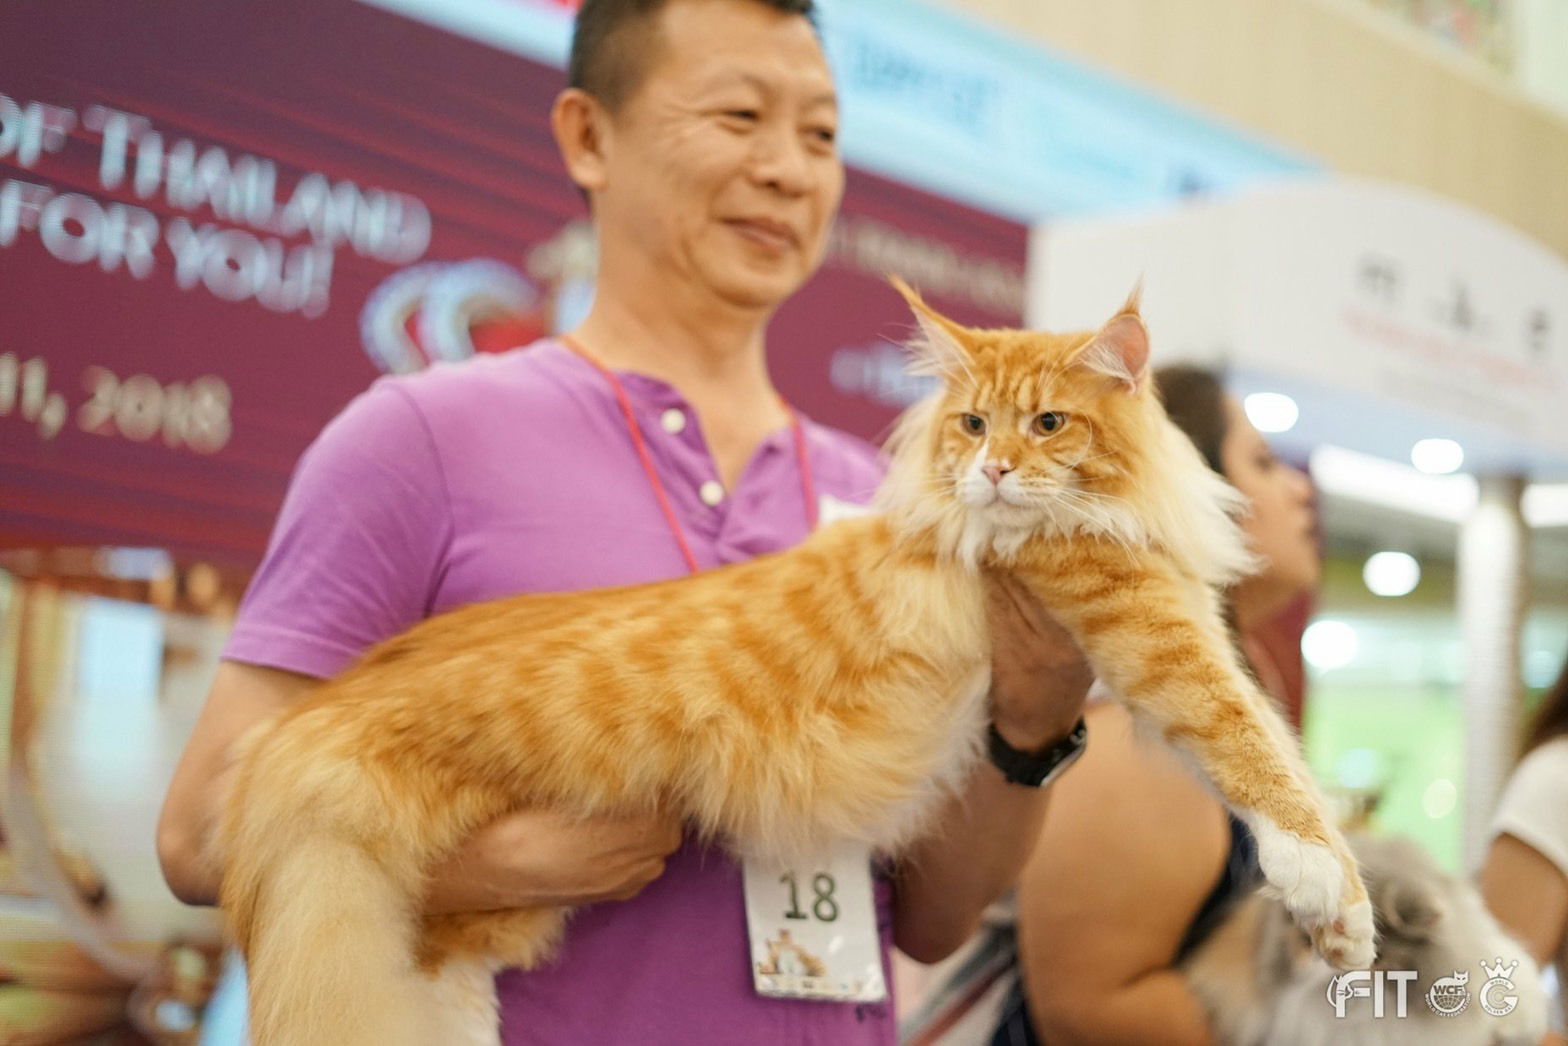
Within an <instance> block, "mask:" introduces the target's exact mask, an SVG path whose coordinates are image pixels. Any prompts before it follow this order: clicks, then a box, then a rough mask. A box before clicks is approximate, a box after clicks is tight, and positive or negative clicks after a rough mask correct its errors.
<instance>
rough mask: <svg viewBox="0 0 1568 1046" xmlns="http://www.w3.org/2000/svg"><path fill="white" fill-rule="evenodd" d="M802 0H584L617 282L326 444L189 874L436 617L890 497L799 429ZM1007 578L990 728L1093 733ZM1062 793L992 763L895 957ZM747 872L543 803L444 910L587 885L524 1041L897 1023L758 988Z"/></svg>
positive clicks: (191, 831)
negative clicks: (250, 762) (258, 792)
mask: <svg viewBox="0 0 1568 1046" xmlns="http://www.w3.org/2000/svg"><path fill="white" fill-rule="evenodd" d="M810 6H811V5H810V0H666V2H663V3H660V2H658V0H640V2H638V0H588V2H587V3H585V4H584V6H583V8H582V11H581V12H580V14H579V16H578V24H577V32H576V36H575V39H574V43H573V53H572V61H571V69H570V77H571V84H572V86H571V87H569V88H568V89H567V90H566V91H564V92H563V93H562V94H561V95H560V97H559V98H558V99H557V101H556V104H555V107H554V110H553V113H552V121H553V127H554V130H555V135H556V139H557V142H558V144H559V146H560V149H561V153H562V156H563V158H564V160H565V163H566V168H567V171H568V173H569V174H570V176H571V178H572V180H573V181H574V182H575V183H576V184H577V185H578V186H579V187H580V188H581V189H582V190H583V192H584V193H585V194H586V196H587V198H588V200H589V202H590V206H591V208H592V212H593V218H594V223H595V226H596V231H597V236H598V247H599V258H600V268H599V273H598V283H597V296H596V298H595V300H594V304H593V307H592V309H591V311H590V313H589V315H588V317H587V318H586V319H585V320H584V322H583V324H582V325H581V327H579V328H578V329H577V330H576V331H574V332H573V335H572V338H571V341H570V345H568V344H563V343H547V344H544V345H542V346H539V347H535V348H532V349H530V350H528V351H527V352H515V353H510V354H505V355H502V356H498V357H491V358H488V359H485V360H481V361H475V362H474V363H472V364H469V365H467V366H465V367H461V368H446V369H442V370H438V371H432V372H427V373H425V374H422V375H418V376H415V377H412V378H404V379H395V380H391V381H383V382H380V383H378V384H377V385H376V386H375V387H374V388H373V389H372V390H370V391H369V392H367V393H366V394H365V395H363V396H361V397H360V398H359V399H358V400H356V401H355V402H354V403H353V404H351V405H350V406H349V408H348V409H347V410H345V411H344V413H343V414H342V415H340V416H339V418H337V419H336V420H335V421H334V422H333V423H332V424H331V425H329V426H328V428H327V429H326V430H325V431H324V432H323V434H322V436H321V437H320V438H319V439H318V440H317V442H316V443H315V444H314V445H313V446H312V447H311V449H310V450H309V451H308V452H307V454H306V456H305V457H304V459H302V461H301V464H300V467H299V469H298V471H297V472H296V475H295V479H294V482H293V484H292V486H291V488H290V493H289V497H288V500H287V501H286V503H285V505H284V508H283V511H282V513H281V515H280V517H279V521H278V525H277V529H276V531H275V533H274V536H273V541H272V546H271V547H270V549H269V551H268V555H267V559H266V561H265V562H264V563H263V565H262V567H261V569H260V571H259V572H258V575H257V578H256V581H255V582H254V584H253V586H252V590H251V592H250V593H249V594H248V596H247V599H246V603H245V606H244V607H243V608H242V611H241V614H240V617H239V620H238V622H237V625H236V629H235V634H234V637H233V639H232V640H231V643H230V646H229V648H228V650H227V652H226V657H227V659H226V660H225V661H224V663H223V664H222V666H221V668H220V669H219V672H218V676H217V679H216V681H215V683H214V685H213V691H212V694H211V696H210V698H209V700H208V703H207V707H206V709H205V710H204V712H203V714H202V718H201V720H200V721H199V722H198V724H197V727H196V731H195V733H194V735H193V737H192V739H191V741H190V744H189V746H188V748H187V750H186V752H185V755H184V757H183V759H182V761H181V764H180V767H179V769H178V771H177V772H176V775H175V778H174V781H173V784H172V785H171V787H170V792H169V797H168V800H167V803H166V806H165V810H164V816H163V819H162V823H161V824H160V828H159V840H158V843H159V853H160V856H161V858H162V860H163V863H164V869H165V873H166V875H167V877H168V879H169V882H170V884H171V885H172V886H173V888H174V890H175V892H176V893H177V894H178V895H180V896H181V897H182V898H184V899H185V900H187V901H190V902H192V903H212V901H213V899H214V896H215V894H216V891H217V884H218V879H219V870H218V869H216V868H212V867H210V866H206V865H204V863H203V861H202V859H201V856H200V855H201V852H202V843H203V841H204V840H205V838H206V837H207V834H208V832H209V825H210V823H211V819H212V815H213V811H214V807H213V802H214V799H213V797H214V796H215V795H217V794H219V791H220V790H219V789H218V788H217V787H215V782H216V781H217V780H218V778H219V777H220V776H221V775H222V774H223V773H224V772H225V768H226V763H227V751H228V747H229V745H230V743H231V742H232V740H233V739H234V738H235V737H237V736H238V735H239V734H240V733H242V732H243V731H244V730H245V729H246V728H247V727H248V726H249V725H251V724H252V723H255V722H257V721H259V720H261V719H262V718H264V717H265V716H267V715H269V714H271V713H272V712H274V711H276V710H277V709H279V708H282V707H284V706H285V705H287V704H288V703H289V702H290V701H292V700H294V699H296V698H297V697H298V696H299V695H300V694H301V693H302V691H303V690H304V689H305V688H306V687H308V686H309V685H310V683H311V681H312V679H313V678H318V677H322V676H327V675H331V674H333V673H334V672H336V671H337V670H339V669H340V668H342V667H343V666H344V665H345V664H347V663H348V662H349V661H350V660H352V659H353V658H354V657H355V656H356V655H357V654H358V653H360V652H361V651H363V650H364V649H365V648H366V647H368V646H370V645H372V644H373V643H375V642H377V641H379V640H380V639H382V638H385V637H386V636H388V635H391V634H393V633H395V632H398V631H400V630H402V629H403V628H406V627H407V626H408V625H410V624H412V623H413V622H414V621H416V620H418V619H419V618H420V617H422V616H424V615H427V614H429V613H432V612H438V611H440V610H444V609H448V608H450V607H452V606H456V605H461V604H463V603H469V602H473V601H475V600H479V599H485V598H493V597H499V596H503V595H508V594H512V593H516V592H521V591H547V590H552V589H566V588H585V587H596V586H602V585H611V584H625V583H631V582H637V581H645V580H652V579H656V578H664V577H673V576H679V575H681V574H682V573H684V572H686V570H687V569H688V568H689V567H700V568H708V567H711V566H715V565H719V564H722V563H726V562H734V561H737V560H741V559H745V558H749V557H750V556H753V555H757V554H759V553H761V552H765V551H769V550H772V549H776V548H781V547H786V546H788V545H790V544H793V543H795V542H796V541H798V540H800V539H801V538H802V537H804V536H805V533H806V529H807V520H808V519H810V518H811V517H812V515H813V514H814V512H815V506H814V505H812V504H808V503H807V499H808V498H811V499H814V498H816V497H819V496H823V495H826V496H831V497H833V498H837V499H839V500H856V501H861V500H864V499H865V498H866V496H867V495H869V493H870V491H871V489H872V488H873V487H874V486H875V484H876V481H877V479H878V475H879V465H878V463H877V461H876V459H875V457H874V456H873V455H872V454H871V453H870V451H869V450H868V449H867V448H865V447H864V446H863V445H861V444H859V443H857V442H856V441H853V440H851V439H850V438H849V437H846V436H843V435H842V434H839V433H834V432H832V431H830V430H827V429H823V428H820V427H818V426H816V425H813V424H809V423H806V424H804V425H800V426H798V427H797V426H796V424H795V423H794V422H793V419H792V416H791V414H790V412H789V411H788V409H787V407H785V406H784V404H783V403H782V401H781V400H780V399H779V397H778V394H777V393H776V392H775V391H774V390H773V388H772V385H771V383H770V381H769V379H768V374H767V369H766V363H765V358H764V353H763V335H764V330H765V328H766V325H767V321H768V319H769V317H770V316H771V315H772V313H773V312H774V310H775V309H776V308H777V307H778V305H779V304H780V303H781V302H783V301H784V300H785V299H786V298H787V297H788V296H789V295H790V294H791V293H793V292H794V291H795V290H796V289H797V288H798V287H799V286H800V285H801V284H802V283H803V282H804V281H805V280H806V278H807V277H808V276H810V275H811V273H812V272H813V271H814V270H815V268H816V266H817V264H818V263H819V261H820V259H821V256H822V252H823V248H824V245H825V240H826V234H827V230H828V227H829V225H830V223H831V221H832V218H833V215H834V212H835V209H836V207H837V205H838V202H839V197H840V194H841V191H842V188H843V177H844V174H843V167H842V164H841V162H840V159H839V157H838V154H837V151H836V148H835V145H834V135H835V133H836V123H837V111H836V101H835V97H834V91H833V83H832V79H831V76H830V74H829V71H828V67H827V63H826V61H825V59H824V57H823V53H822V49H821V46H820V44H819V41H818V40H817V37H816V34H815V31H814V29H813V27H812V25H811V23H810V21H809V20H808V17H807V16H808V15H809V12H810ZM595 361H596V362H595ZM596 363H597V365H596ZM601 367H602V368H603V369H602V370H601V369H600V368H601ZM803 458H804V459H805V463H806V464H807V466H808V467H807V468H805V469H802V468H801V467H800V466H801V464H802V459H803ZM994 594H995V600H996V605H997V608H998V609H997V613H996V615H995V627H996V635H997V643H996V646H997V659H996V663H995V666H994V673H993V675H994V679H993V694H992V699H993V701H992V703H993V709H994V712H993V715H994V722H995V725H996V730H997V733H998V734H999V736H1000V738H1001V740H1002V741H1003V742H1004V743H1005V744H1006V745H1008V746H1011V748H1013V749H1015V750H1017V752H1019V753H1022V755H1020V756H1019V758H1021V759H1023V760H1024V761H1025V762H1027V761H1028V759H1029V757H1030V755H1031V754H1034V753H1039V752H1041V751H1043V750H1047V749H1051V748H1052V746H1053V745H1055V744H1056V743H1057V742H1059V741H1060V740H1061V739H1063V738H1064V737H1066V736H1067V735H1068V733H1069V731H1070V729H1071V727H1072V725H1073V724H1074V723H1075V722H1076V721H1077V720H1078V718H1079V715H1080V706H1081V704H1082V700H1083V694H1084V692H1085V691H1086V689H1087V684H1088V679H1087V672H1086V671H1085V669H1084V667H1083V664H1082V661H1081V658H1080V657H1079V655H1078V653H1077V651H1076V649H1075V648H1074V647H1073V646H1072V644H1071V642H1070V640H1068V639H1067V638H1066V637H1065V635H1064V634H1062V633H1061V632H1060V630H1058V629H1057V628H1056V627H1055V626H1054V624H1052V622H1051V621H1050V619H1049V617H1048V616H1047V615H1046V614H1045V612H1044V611H1043V610H1042V609H1041V608H1040V607H1039V606H1038V605H1037V604H1034V603H1033V601H1032V600H1031V599H1029V598H1028V597H1027V594H1026V593H1024V592H1023V591H1022V589H1021V588H1019V587H1017V586H1015V585H1012V584H1010V583H1008V582H1006V581H1005V580H1002V581H998V583H997V584H996V586H995V589H994ZM1044 801H1045V800H1044V794H1043V793H1042V792H1041V791H1039V790H1038V789H1034V788H1029V787H1022V786H1020V785H1017V784H1011V783H1009V782H1008V781H1007V780H1006V779H1004V777H1003V774H1002V773H1001V772H1000V771H999V770H997V769H996V768H995V767H994V766H992V765H991V764H989V763H988V764H985V765H983V766H981V767H980V768H979V769H977V770H976V772H975V773H974V775H973V778H972V780H971V781H970V782H969V785H968V790H967V793H966V794H965V795H964V796H962V797H961V801H955V802H954V803H952V804H951V806H950V808H948V809H946V810H945V812H944V815H943V817H942V818H941V822H940V823H939V824H938V825H936V826H935V827H934V829H933V831H932V832H931V833H930V835H929V836H928V838H927V839H926V840H925V841H924V842H923V843H921V844H919V845H917V846H916V847H915V848H914V849H913V851H912V852H911V853H910V854H909V855H907V857H906V858H905V859H904V860H902V861H901V862H900V864H899V866H898V871H897V873H896V881H894V877H890V876H889V875H887V874H882V875H880V876H879V878H878V882H877V889H876V897H877V900H878V905H877V908H878V911H877V921H876V927H875V929H874V930H871V931H870V932H871V933H872V934H874V935H876V936H878V937H879V947H880V954H881V957H882V960H883V962H884V964H885V962H886V955H887V949H888V947H889V946H890V944H891V943H893V942H896V943H897V945H898V946H899V947H900V948H902V949H903V950H904V951H906V952H907V953H909V954H910V955H912V956H913V957H915V958H917V959H922V960H926V961H931V960H934V959H936V958H939V957H941V956H942V955H944V954H946V953H948V952H949V951H951V950H952V949H953V948H955V947H956V946H957V945H958V944H959V943H961V942H962V941H963V940H964V938H965V937H966V936H967V935H968V933H969V932H970V930H971V929H972V928H973V926H974V925H975V923H976V921H977V919H978V917H979V913H980V911H981V909H982V908H983V907H984V906H985V905H986V904H987V903H988V902H989V901H990V900H992V899H993V898H994V897H995V896H996V895H998V894H999V893H1001V892H1002V891H1003V890H1005V889H1006V888H1007V887H1008V886H1010V885H1011V883H1012V881H1013V878H1014V876H1015V875H1016V872H1017V870H1018V867H1019V865H1020V864H1021V862H1022V861H1023V859H1024V857H1025V856H1026V855H1027V854H1028V852H1029V843H1030V841H1031V840H1032V839H1033V837H1034V835H1035V832H1036V829H1037V826H1038V822H1039V818H1040V815H1041V813H1042V811H1043V806H1044ZM982 821H983V822H984V823H983V824H982ZM741 878H742V877H741V870H740V868H739V867H738V866H737V865H736V864H735V863H734V862H733V860H732V859H731V858H729V857H728V856H727V855H725V854H723V853H722V852H721V851H718V850H715V849H708V848H705V847H703V846H701V845H699V844H697V843H695V842H692V841H685V842H684V843H683V841H682V839H681V833H680V826H678V825H675V824H669V823H662V822H658V821H649V820H602V821H595V822H588V823H583V822H580V821H577V820H574V819H570V818H565V817H562V816H559V815H557V814H554V813H552V812H551V811H548V810H522V811H519V812H517V813H515V814H513V815H512V816H509V817H507V818H503V819H502V820H500V821H498V822H496V823H495V824H493V825H490V826H489V827H488V828H486V829H484V830H482V831H480V832H477V833H476V834H475V835H474V836H473V837H472V838H471V839H470V840H469V841H468V843H467V844H466V845H465V846H464V847H463V848H461V849H460V851H459V852H458V853H456V854H455V855H453V857H452V858H451V859H450V860H448V861H447V862H446V863H445V864H444V865H443V866H442V867H441V868H439V869H437V870H436V873H435V875H434V876H433V878H432V884H431V888H430V893H429V900H428V906H429V908H430V910H432V911H458V910H481V909H500V908H509V907H518V906H525V905H537V904H571V905H594V906H593V907H591V908H588V909H587V910H585V911H583V912H580V913H579V914H578V915H577V916H576V917H575V918H574V919H573V921H572V923H571V925H570V927H569V930H568V934H567V941H566V943H565V945H564V946H563V948H562V952H561V955H560V957H559V960H558V961H557V962H556V963H555V964H553V965H552V966H550V967H548V968H545V969H542V970H538V971H532V972H529V973H518V972H512V973H508V974H506V975H503V977H502V978H501V981H500V997H501V1003H502V1028H503V1033H504V1038H505V1040H506V1041H507V1042H517V1043H521V1042H528V1043H549V1044H552V1046H555V1044H563V1043H564V1044H572V1043H589V1042H592V1043H617V1044H618V1043H633V1042H635V1043H639V1044H649V1043H677V1042H679V1043H705V1042H711V1043H720V1042H736V1041H746V1042H758V1043H766V1042H813V1043H832V1044H835V1046H839V1044H849V1043H884V1044H885V1043H890V1042H892V1041H893V1025H892V1013H891V1007H889V1006H886V1005H860V1006H857V1005H852V1004H849V1003H845V1002H831V1001H828V1002H823V1001H815V1000H812V1001H806V1000H795V999H774V998H763V997H761V996H760V995H758V994H757V993H756V992H755V991H754V990H753V985H752V983H751V976H752V963H751V958H750V950H749V948H748V944H747V931H746V922H745V914H744V905H743V901H742V897H741ZM634 895H635V899H631V900H627V899H629V898H633V897H634ZM612 900H624V901H626V903H624V904H603V903H601V904H594V902H604V901H612ZM808 900H809V899H808ZM873 954H875V952H874V953H873Z"/></svg>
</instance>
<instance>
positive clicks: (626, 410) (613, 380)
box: [560, 334, 817, 574]
mask: <svg viewBox="0 0 1568 1046" xmlns="http://www.w3.org/2000/svg"><path fill="white" fill-rule="evenodd" d="M560 338H561V342H562V344H564V345H565V346H566V347H567V348H569V349H571V350H572V351H573V352H575V353H577V355H579V356H581V357H582V358H583V359H585V360H587V361H588V362H589V363H591V364H593V366H594V369H595V370H597V371H598V372H599V373H600V374H602V375H604V380H605V381H607V382H609V383H610V388H611V389H613V390H614V392H615V399H616V402H618V403H619V404H620V405H621V414H622V415H623V416H624V417H625V418H626V431H627V432H628V433H630V434H631V437H632V446H634V447H636V448H637V459H638V460H639V461H641V462H642V470H643V472H644V473H645V474H646V475H647V477H648V486H649V487H651V488H652V489H653V496H654V498H655V499H657V500H658V502H659V508H660V509H662V510H663V511H664V519H665V522H667V523H669V525H670V533H671V534H674V535H675V543H676V544H677V545H679V546H680V547H681V555H682V556H683V557H685V559H686V566H687V567H689V568H690V569H691V572H692V573H693V574H695V573H697V572H698V567H697V557H696V556H694V555H692V551H691V545H689V544H687V542H686V532H685V531H684V530H682V529H681V523H680V520H678V519H677V518H675V509H674V508H672V507H671V505H670V498H669V495H668V494H666V493H665V491H664V483H663V482H661V481H660V479H659V473H658V470H656V469H655V468H654V467H653V458H652V457H651V456H650V455H649V454H648V445H647V443H645V442H644V441H643V438H642V430H641V429H640V428H639V427H638V425H637V415H636V414H635V413H634V412H633V411H632V401H631V400H630V399H628V398H627V396H626V390H625V389H624V388H622V387H621V382H620V379H619V378H617V377H616V376H615V373H614V372H613V371H611V370H610V369H609V368H608V367H606V366H605V365H604V364H602V363H600V362H599V361H598V360H597V359H596V358H595V357H594V355H593V353H591V352H589V351H588V350H587V349H586V348H584V347H583V346H582V345H581V344H580V343H579V342H578V341H577V340H576V339H575V338H572V337H570V336H568V335H565V334H562V335H561V336H560ZM780 402H781V403H782V402H783V401H782V400H781V401H780ZM783 405H784V413H786V414H788V415H789V427H790V433H791V435H793V436H794V437H795V463H796V466H797V468H798V469H799V472H800V494H801V497H802V498H803V499H804V500H805V503H806V527H807V530H815V529H817V494H816V485H815V484H814V483H812V480H811V455H810V454H808V453H807V451H806V432H805V430H804V429H803V428H801V425H800V419H799V418H798V417H796V415H795V412H794V411H793V410H792V409H790V405H789V404H788V403H784V404H783Z"/></svg>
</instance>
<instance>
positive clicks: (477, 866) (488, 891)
mask: <svg viewBox="0 0 1568 1046" xmlns="http://www.w3.org/2000/svg"><path fill="white" fill-rule="evenodd" d="M680 844H681V826H680V823H679V822H677V821H674V820H671V819H669V818H658V817H651V816H650V817H628V818H619V817H601V818H592V819H589V820H583V819H581V818H577V817H571V816H568V815H566V814H562V813H557V812H555V811H553V810H542V809H541V810H520V811H518V812H516V813H512V814H508V815H507V816H505V817H502V818H500V819H499V820H496V821H493V822H491V823H490V824H489V825H487V826H485V827H484V828H481V829H480V830H478V831H477V832H475V833H474V834H473V835H471V836H469V838H468V841H467V842H466V843H465V844H464V845H463V846H462V847H461V848H460V849H459V850H458V851H457V852H456V853H455V854H453V855H452V856H451V857H449V858H447V859H446V860H445V861H443V862H442V863H441V864H440V865H438V866H437V867H436V868H435V869H434V870H433V874H432V876H431V887H430V894H429V897H428V899H427V902H426V911H428V912H431V913H433V914H439V913H443V912H456V911H478V910H497V909H506V908H529V907H540V906H556V905H579V904H592V903H593V902H595V901H624V900H626V899H627V898H630V897H633V896H635V895H636V894H637V893H638V892H639V891H641V890H642V888H643V887H645V886H647V885H648V884H649V883H651V882H653V880H655V879H657V878H658V877H659V876H660V875H661V874H663V872H664V859H665V858H666V857H668V856H669V855H670V853H671V852H672V851H674V850H675V848H676V847H678V846H680Z"/></svg>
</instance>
